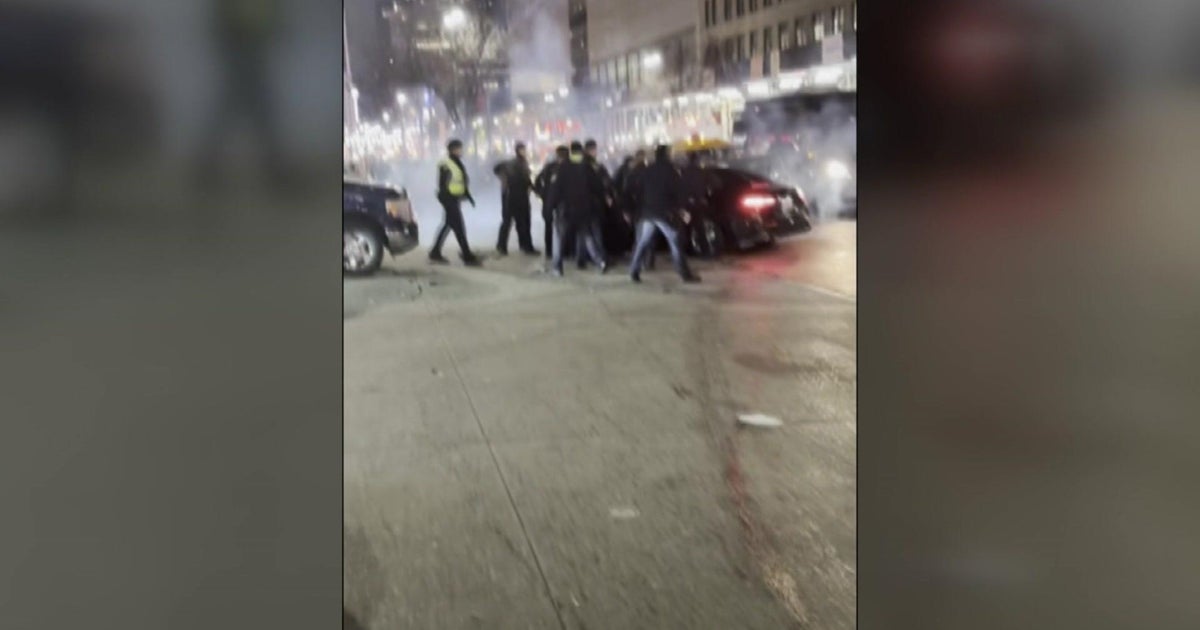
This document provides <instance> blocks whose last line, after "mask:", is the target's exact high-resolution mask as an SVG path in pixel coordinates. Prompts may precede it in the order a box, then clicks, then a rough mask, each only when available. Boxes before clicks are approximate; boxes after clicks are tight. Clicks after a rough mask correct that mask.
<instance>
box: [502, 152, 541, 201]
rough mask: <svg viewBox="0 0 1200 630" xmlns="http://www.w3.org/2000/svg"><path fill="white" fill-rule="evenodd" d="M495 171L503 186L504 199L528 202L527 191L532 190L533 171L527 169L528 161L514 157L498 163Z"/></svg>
mask: <svg viewBox="0 0 1200 630" xmlns="http://www.w3.org/2000/svg"><path fill="white" fill-rule="evenodd" d="M495 173H496V175H497V176H498V177H499V178H500V182H501V185H502V186H503V190H504V192H503V193H502V194H503V196H504V199H505V201H508V202H510V203H526V204H528V203H529V193H530V191H532V190H533V172H532V171H531V170H530V169H529V162H528V161H526V160H522V159H521V158H519V157H514V158H513V159H511V160H508V161H505V162H501V163H500V164H498V165H497V166H496V169H495Z"/></svg>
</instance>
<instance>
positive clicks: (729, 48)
mask: <svg viewBox="0 0 1200 630" xmlns="http://www.w3.org/2000/svg"><path fill="white" fill-rule="evenodd" d="M725 59H726V60H727V61H733V60H735V59H737V40H736V39H734V38H732V37H730V38H729V39H727V40H725Z"/></svg>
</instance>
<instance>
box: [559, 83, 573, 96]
mask: <svg viewBox="0 0 1200 630" xmlns="http://www.w3.org/2000/svg"><path fill="white" fill-rule="evenodd" d="M570 93H571V90H569V89H567V87H566V86H565V85H564V86H563V87H560V88H558V95H559V96H561V97H563V98H567V95H568V94H570Z"/></svg>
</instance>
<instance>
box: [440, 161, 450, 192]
mask: <svg viewBox="0 0 1200 630" xmlns="http://www.w3.org/2000/svg"><path fill="white" fill-rule="evenodd" d="M438 196H439V197H448V196H450V169H448V168H446V166H445V165H444V164H439V165H438Z"/></svg>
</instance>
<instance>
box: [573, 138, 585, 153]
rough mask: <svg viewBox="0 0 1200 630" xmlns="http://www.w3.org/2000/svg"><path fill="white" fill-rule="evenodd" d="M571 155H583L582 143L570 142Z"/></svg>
mask: <svg viewBox="0 0 1200 630" xmlns="http://www.w3.org/2000/svg"><path fill="white" fill-rule="evenodd" d="M571 153H583V143H582V142H580V141H578V140H576V141H574V142H572V143H571Z"/></svg>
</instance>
